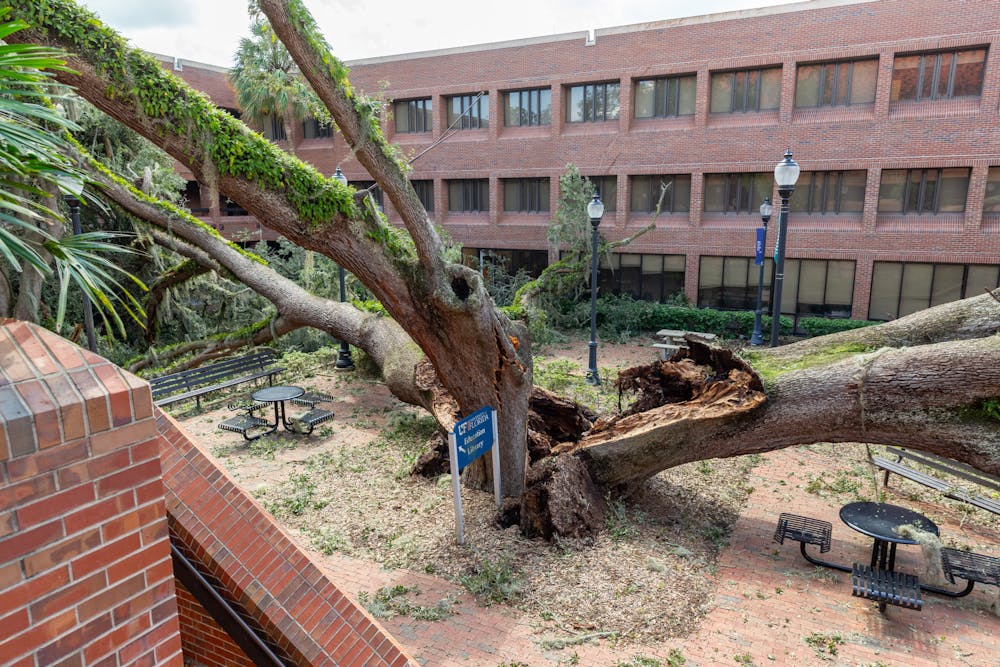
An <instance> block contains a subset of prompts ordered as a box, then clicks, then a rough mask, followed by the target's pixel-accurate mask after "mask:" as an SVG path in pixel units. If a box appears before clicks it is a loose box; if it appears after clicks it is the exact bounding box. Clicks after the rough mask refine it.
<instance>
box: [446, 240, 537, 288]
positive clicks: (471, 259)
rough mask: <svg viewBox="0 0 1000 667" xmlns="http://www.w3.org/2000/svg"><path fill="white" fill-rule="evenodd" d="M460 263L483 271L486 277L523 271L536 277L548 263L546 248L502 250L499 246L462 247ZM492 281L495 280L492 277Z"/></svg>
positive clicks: (511, 274) (509, 274)
mask: <svg viewBox="0 0 1000 667" xmlns="http://www.w3.org/2000/svg"><path fill="white" fill-rule="evenodd" d="M462 263H463V264H465V265H466V266H471V267H472V268H474V269H478V270H479V271H482V272H483V275H484V276H486V277H487V278H491V277H492V276H499V275H500V274H501V273H502V274H506V275H508V276H516V275H517V274H518V273H520V272H522V271H523V272H524V273H526V274H528V275H529V276H531V277H532V278H537V277H538V276H540V275H541V274H542V271H544V270H545V267H547V266H548V265H549V253H548V251H546V250H504V249H500V248H470V247H468V246H463V247H462ZM494 282H497V281H496V280H495V279H494Z"/></svg>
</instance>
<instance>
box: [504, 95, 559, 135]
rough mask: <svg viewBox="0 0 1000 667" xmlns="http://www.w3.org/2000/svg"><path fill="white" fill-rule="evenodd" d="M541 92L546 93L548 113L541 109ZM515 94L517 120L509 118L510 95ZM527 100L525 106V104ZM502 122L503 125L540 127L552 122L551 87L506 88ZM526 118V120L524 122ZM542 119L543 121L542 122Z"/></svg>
mask: <svg viewBox="0 0 1000 667" xmlns="http://www.w3.org/2000/svg"><path fill="white" fill-rule="evenodd" d="M542 93H548V105H547V106H548V113H545V112H544V111H543V105H542V97H543V95H542ZM511 95H517V108H518V110H519V111H520V113H518V117H517V122H514V119H512V118H510V114H509V113H508V111H510V106H511V104H510V96H511ZM525 100H527V106H526V105H525V103H524V102H525ZM503 114H504V118H503V124H504V126H505V127H542V126H544V125H551V124H552V89H551V88H520V89H518V90H508V91H506V92H504V94H503ZM525 120H527V122H524V121H525ZM543 121H544V122H543Z"/></svg>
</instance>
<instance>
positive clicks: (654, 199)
mask: <svg viewBox="0 0 1000 667" xmlns="http://www.w3.org/2000/svg"><path fill="white" fill-rule="evenodd" d="M678 178H680V179H686V180H687V184H688V201H687V208H686V209H679V210H678V208H677V179H678ZM636 179H649V180H648V182H647V184H646V188H647V195H648V198H647V201H648V202H649V208H647V209H645V210H643V209H637V208H634V207H633V206H632V204H633V203H634V201H635V200H634V199H633V197H632V194H633V192H634V191H635V188H636ZM667 181H669V185H670V190H669V193H668V195H667V196H665V197H664V198H663V207H662V208H661V209H660V215H665V214H666V215H669V214H672V213H690V211H691V174H633V175H631V176H629V198H628V199H629V201H628V210H629V212H630V213H644V214H652V213H655V212H656V204H657V203H659V201H660V187H659V185H660V184H661V183H662V184H664V186H666V185H667Z"/></svg>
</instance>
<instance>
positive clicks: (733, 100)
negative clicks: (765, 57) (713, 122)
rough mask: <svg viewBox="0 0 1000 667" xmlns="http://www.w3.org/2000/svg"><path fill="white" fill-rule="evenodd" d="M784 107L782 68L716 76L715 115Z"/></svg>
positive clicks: (713, 80) (714, 91)
mask: <svg viewBox="0 0 1000 667" xmlns="http://www.w3.org/2000/svg"><path fill="white" fill-rule="evenodd" d="M780 104H781V68H780V67H768V68H765V69H747V70H739V71H736V72H715V73H713V74H712V102H711V105H710V110H711V112H712V113H736V112H745V111H768V110H772V109H777V108H778V107H779V106H780Z"/></svg>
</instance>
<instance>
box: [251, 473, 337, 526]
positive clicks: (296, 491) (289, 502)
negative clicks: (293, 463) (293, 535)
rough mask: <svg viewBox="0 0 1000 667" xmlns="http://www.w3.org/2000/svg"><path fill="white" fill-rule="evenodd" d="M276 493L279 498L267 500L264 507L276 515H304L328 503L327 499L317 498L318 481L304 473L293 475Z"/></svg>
mask: <svg viewBox="0 0 1000 667" xmlns="http://www.w3.org/2000/svg"><path fill="white" fill-rule="evenodd" d="M268 495H271V494H270V493H269V494H268ZM274 495H276V496H277V499H276V500H265V501H264V508H265V509H267V511H268V512H270V513H271V514H273V515H274V516H276V517H283V516H302V515H303V514H305V513H306V512H308V511H310V510H320V509H323V508H324V507H326V505H327V501H325V500H318V499H317V498H316V482H314V481H313V480H312V479H311V478H310V477H309V475H307V474H304V473H303V474H298V475H291V476H290V477H289V478H288V480H286V481H285V482H284V483H283V484H281V486H280V487H279V488H278V489H277V490H276V491H275V492H274Z"/></svg>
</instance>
